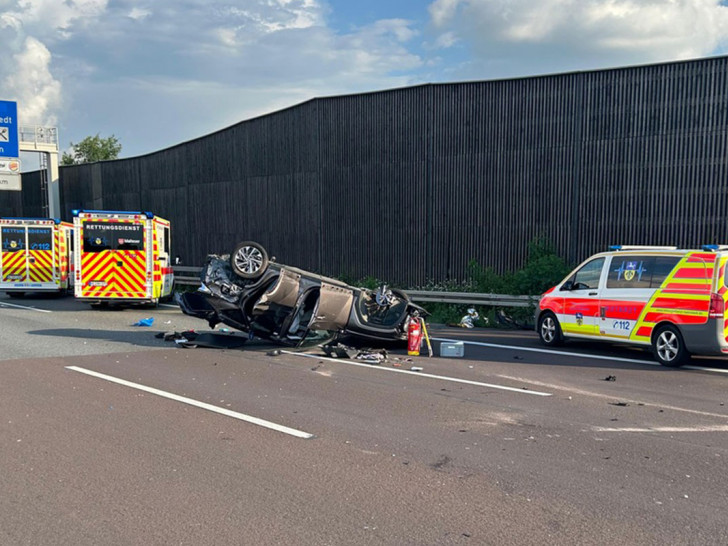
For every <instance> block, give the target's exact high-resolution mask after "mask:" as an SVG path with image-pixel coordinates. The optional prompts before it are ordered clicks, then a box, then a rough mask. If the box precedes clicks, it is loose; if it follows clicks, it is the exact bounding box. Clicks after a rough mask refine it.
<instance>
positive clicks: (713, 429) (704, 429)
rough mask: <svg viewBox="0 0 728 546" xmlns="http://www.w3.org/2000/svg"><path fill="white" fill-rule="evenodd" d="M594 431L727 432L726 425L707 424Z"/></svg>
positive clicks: (607, 428)
mask: <svg viewBox="0 0 728 546" xmlns="http://www.w3.org/2000/svg"><path fill="white" fill-rule="evenodd" d="M592 430H593V431H595V432H728V425H713V426H711V425H707V426H704V427H644V428H640V427H623V428H609V427H594V428H593V429H592Z"/></svg>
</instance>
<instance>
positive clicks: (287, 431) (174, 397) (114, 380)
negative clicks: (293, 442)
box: [66, 366, 313, 440]
mask: <svg viewBox="0 0 728 546" xmlns="http://www.w3.org/2000/svg"><path fill="white" fill-rule="evenodd" d="M66 369H67V370H72V371H74V372H79V373H83V374H86V375H90V376H92V377H96V378H98V379H103V380H104V381H110V382H111V383H117V384H118V385H123V386H125V387H130V388H132V389H137V390H140V391H144V392H148V393H150V394H154V395H157V396H161V397H162V398H168V399H169V400H175V401H177V402H182V403H183V404H188V405H190V406H195V407H197V408H202V409H205V410H208V411H212V412H215V413H219V414H220V415H225V416H227V417H232V418H233V419H239V420H241V421H245V422H247V423H251V424H253V425H258V426H260V427H264V428H268V429H271V430H275V431H277V432H282V433H283V434H288V435H290V436H295V437H296V438H303V439H306V440H307V439H309V438H313V434H309V433H308V432H303V431H301V430H296V429H294V428H289V427H286V426H283V425H279V424H278V423H273V422H271V421H266V420H264V419H259V418H258V417H253V416H251V415H246V414H244V413H238V412H237V411H231V410H228V409H225V408H219V407H217V406H213V405H212V404H207V403H205V402H200V401H199V400H193V399H192V398H187V397H185V396H179V395H178V394H173V393H171V392H166V391H162V390H159V389H155V388H153V387H147V386H146V385H140V384H139V383H132V382H131V381H126V380H125V379H119V378H118V377H113V376H111V375H106V374H103V373H99V372H94V371H92V370H87V369H85V368H79V367H78V366H66Z"/></svg>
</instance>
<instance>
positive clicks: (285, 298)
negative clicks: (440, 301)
mask: <svg viewBox="0 0 728 546" xmlns="http://www.w3.org/2000/svg"><path fill="white" fill-rule="evenodd" d="M200 280H201V287H200V288H199V290H197V291H196V292H188V293H185V294H182V295H181V296H180V297H179V299H178V302H179V306H180V308H181V309H182V311H183V312H184V313H185V314H186V315H190V316H193V317H197V318H201V319H205V320H207V322H208V323H209V325H210V327H211V328H214V327H215V325H217V324H219V323H223V324H226V325H227V326H230V327H232V328H235V329H237V330H241V331H243V332H246V333H248V334H249V336H250V337H251V338H252V337H259V338H262V339H267V340H270V341H273V342H276V343H280V344H283V345H288V346H294V347H295V346H300V345H303V344H304V343H305V344H308V343H324V342H327V341H332V340H333V339H334V338H336V337H337V336H341V335H348V336H354V337H359V338H363V339H368V340H378V341H397V340H405V339H406V338H407V325H408V324H409V321H410V318H412V317H415V316H423V315H425V314H427V312H426V311H425V310H424V309H423V308H421V307H419V306H418V305H415V304H414V303H412V302H411V301H410V299H409V297H408V296H407V294H405V293H404V292H401V291H399V290H391V289H388V288H387V287H386V286H382V287H380V288H379V289H378V290H376V291H372V290H368V289H365V288H354V287H351V286H349V285H347V284H346V283H343V282H341V281H338V280H336V279H331V278H327V277H323V276H321V275H317V274H315V273H310V272H308V271H304V270H302V269H297V268H295V267H289V266H286V265H283V264H280V263H277V262H275V259H269V257H268V253H267V252H266V250H265V248H263V247H262V246H261V245H259V244H258V243H255V242H252V241H245V242H242V243H239V244H238V245H237V246H236V247H235V249H234V250H233V252H232V253H231V254H230V255H229V256H227V255H223V256H217V255H210V256H208V257H207V260H206V263H205V265H204V267H203V268H202V272H201V274H200Z"/></svg>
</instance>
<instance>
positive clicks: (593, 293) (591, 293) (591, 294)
mask: <svg viewBox="0 0 728 546" xmlns="http://www.w3.org/2000/svg"><path fill="white" fill-rule="evenodd" d="M598 293H599V292H589V295H590V296H596V295H597V294H598Z"/></svg>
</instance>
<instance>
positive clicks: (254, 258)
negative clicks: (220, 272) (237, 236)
mask: <svg viewBox="0 0 728 546" xmlns="http://www.w3.org/2000/svg"><path fill="white" fill-rule="evenodd" d="M230 267H232V268H233V271H234V272H235V274H236V275H238V276H240V277H242V278H244V279H257V278H258V277H260V276H261V275H262V274H263V273H264V272H265V270H266V269H267V268H268V253H267V252H266V251H265V248H263V247H262V246H261V245H259V244H258V243H254V242H253V241H243V242H242V243H238V244H237V245H235V249H234V250H233V251H232V253H231V254H230Z"/></svg>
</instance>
